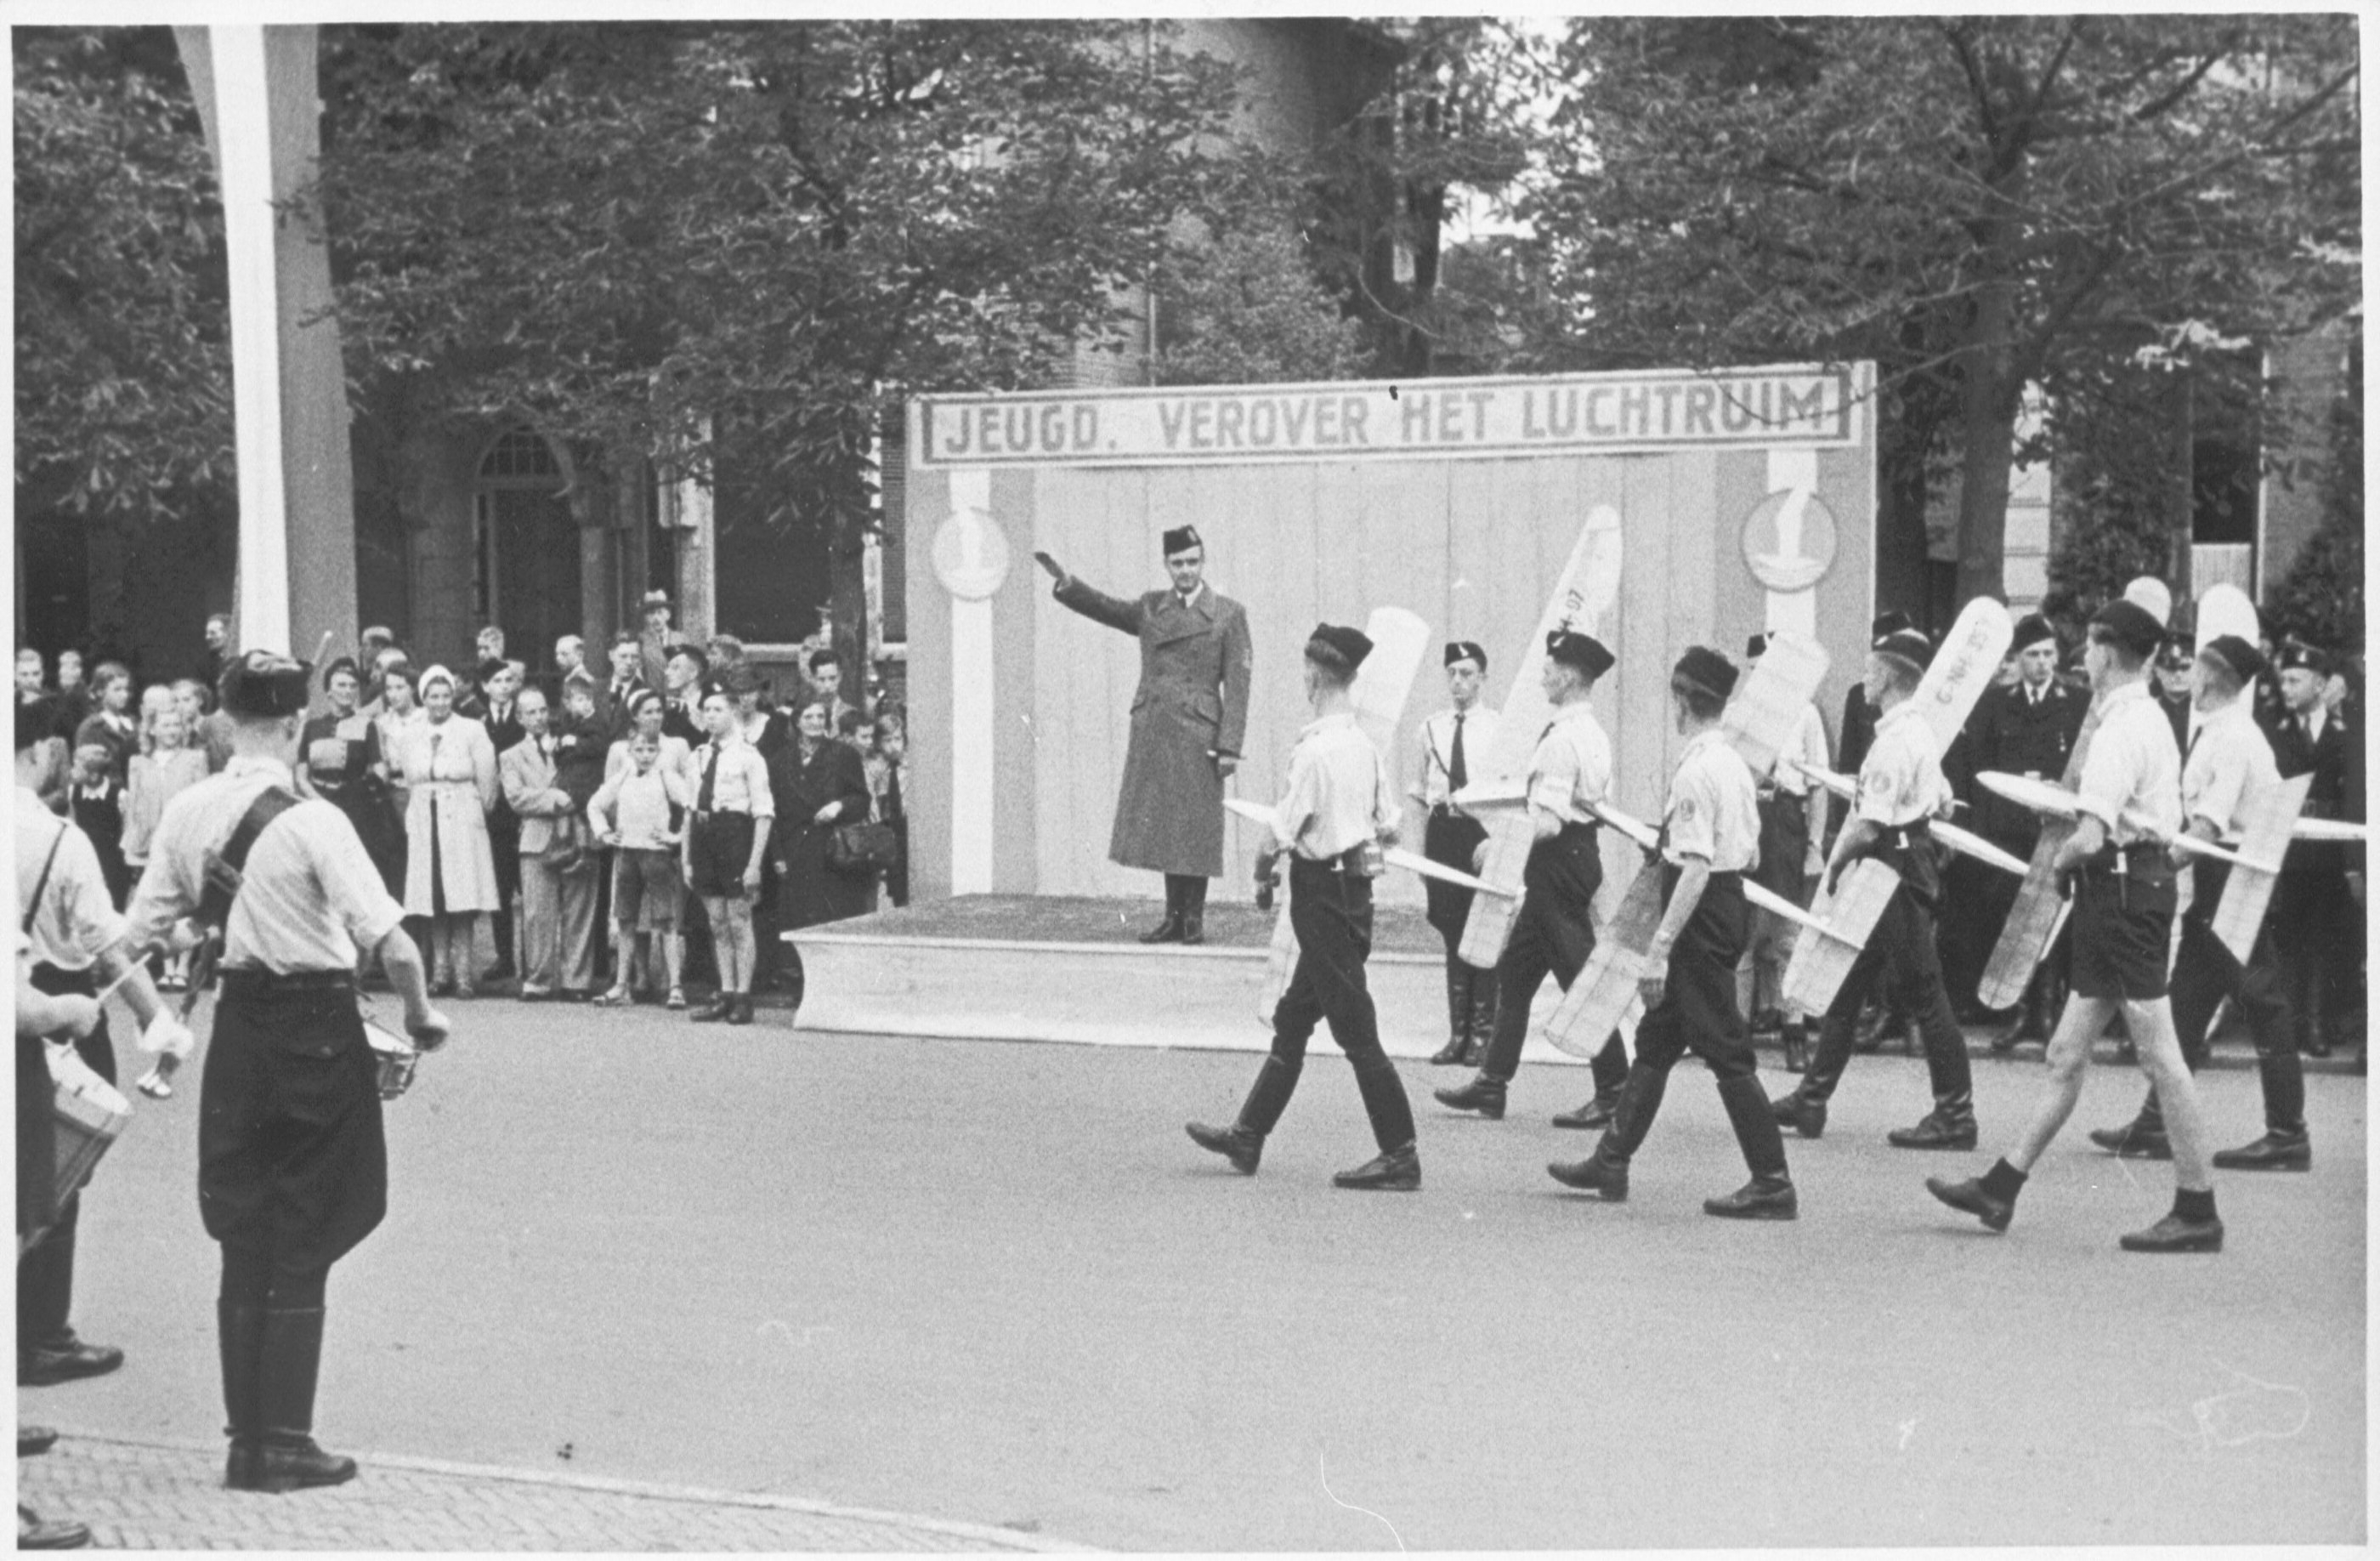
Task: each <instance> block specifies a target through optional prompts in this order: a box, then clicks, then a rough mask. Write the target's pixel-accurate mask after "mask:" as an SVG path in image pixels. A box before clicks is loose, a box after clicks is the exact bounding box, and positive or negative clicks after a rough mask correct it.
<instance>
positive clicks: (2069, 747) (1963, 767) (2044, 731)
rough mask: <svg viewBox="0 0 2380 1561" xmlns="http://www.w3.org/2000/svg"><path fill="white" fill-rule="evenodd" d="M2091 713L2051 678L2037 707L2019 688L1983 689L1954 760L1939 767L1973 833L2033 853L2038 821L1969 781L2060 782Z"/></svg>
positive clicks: (1947, 757) (2077, 696)
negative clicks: (1984, 776)
mask: <svg viewBox="0 0 2380 1561" xmlns="http://www.w3.org/2000/svg"><path fill="white" fill-rule="evenodd" d="M2090 711H2091V701H2090V699H2089V697H2088V696H2086V695H2083V694H2078V693H2076V692H2075V691H2074V690H2073V689H2070V688H2068V687H2067V686H2066V685H2065V684H2063V683H2061V682H2059V681H2058V679H2057V678H2054V677H2053V678H2051V679H2050V680H2049V687H2048V688H2046V689H2043V690H2042V694H2041V699H2040V701H2038V702H2035V701H2032V700H2029V699H2027V698H2026V697H2025V691H2024V686H2023V684H2022V683H2014V684H2011V685H2010V686H2009V687H2007V688H2005V689H1999V688H1994V689H1985V690H1984V697H1983V698H1982V699H1980V700H1978V701H1975V709H1974V713H1973V714H1972V715H1970V716H1968V717H1967V725H1966V727H1965V729H1964V730H1963V731H1961V733H1960V736H1961V737H1962V738H1965V739H1966V740H1965V742H1964V743H1962V744H1961V745H1960V746H1959V751H1958V753H1956V754H1955V755H1945V762H1944V764H1943V769H1944V771H1945V773H1946V774H1948V776H1949V781H1950V785H1951V787H1952V789H1953V791H1954V792H1955V793H1956V794H1957V795H1958V796H1959V797H1960V799H1961V800H1963V801H1965V802H1967V803H1969V804H1970V805H1971V806H1973V809H1974V827H1975V832H1976V833H1977V834H1979V835H1983V836H1984V837H1985V839H1987V840H1991V841H1993V842H1995V843H1996V844H1998V845H2000V846H2004V847H2006V848H2008V849H2010V850H2012V851H2015V852H2016V853H2017V854H2018V855H2020V856H2022V855H2026V854H2028V853H2030V852H2031V851H2032V849H2033V845H2034V841H2035V840H2036V839H2038V838H2039V837H2040V835H2041V820H2040V818H2039V817H2038V816H2037V815H2036V814H2035V813H2034V811H2033V810H2032V809H2030V808H2027V807H2024V806H2022V804H2019V803H2015V802H2011V801H2010V800H2009V799H2007V798H2005V797H2002V796H2001V795H2000V794H1999V793H1998V792H1997V791H1992V790H1988V789H1986V788H1985V787H1982V786H1979V785H1977V784H1975V779H1974V777H1975V776H1976V775H1977V774H1980V773H1981V772H1983V771H1985V770H2001V771H2005V772H2006V773H2008V774H2013V775H2023V774H2036V775H2039V776H2040V777H2041V778H2042V779H2044V780H2048V781H2055V780H2058V779H2059V778H2060V777H2061V776H2063V775H2064V774H2066V765H2067V762H2068V761H2069V760H2070V758H2072V757H2073V753H2074V739H2075V738H2076V737H2077V736H2079V735H2080V734H2081V732H2082V730H2083V717H2084V716H2085V715H2087V714H2089V713H2090Z"/></svg>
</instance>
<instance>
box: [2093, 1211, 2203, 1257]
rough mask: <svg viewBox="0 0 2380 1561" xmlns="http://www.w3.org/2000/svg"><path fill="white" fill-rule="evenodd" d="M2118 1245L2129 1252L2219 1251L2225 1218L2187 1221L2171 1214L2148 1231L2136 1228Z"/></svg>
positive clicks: (2120, 1239)
mask: <svg viewBox="0 0 2380 1561" xmlns="http://www.w3.org/2000/svg"><path fill="white" fill-rule="evenodd" d="M2116 1245H2118V1246H2119V1247H2121V1248H2123V1250H2126V1251H2128V1252H2219V1251H2221V1250H2223V1222H2222V1221H2221V1220H2186V1219H2184V1218H2182V1217H2181V1216H2180V1214H2168V1215H2166V1217H2165V1218H2163V1219H2161V1220H2159V1221H2157V1222H2156V1224H2155V1225H2153V1226H2149V1227H2148V1228H2147V1229H2146V1230H2136V1231H2133V1232H2132V1233H2131V1235H2130V1236H2126V1237H2123V1238H2119V1240H2118V1241H2117V1243H2116Z"/></svg>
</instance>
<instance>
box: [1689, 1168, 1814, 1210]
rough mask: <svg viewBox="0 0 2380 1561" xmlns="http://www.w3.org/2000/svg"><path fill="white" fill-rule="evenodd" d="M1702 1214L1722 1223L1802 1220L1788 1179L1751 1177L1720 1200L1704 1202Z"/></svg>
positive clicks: (1799, 1202) (1798, 1201)
mask: <svg viewBox="0 0 2380 1561" xmlns="http://www.w3.org/2000/svg"><path fill="white" fill-rule="evenodd" d="M1703 1213H1706V1214H1716V1215H1717V1216H1718V1217H1719V1218H1720V1219H1723V1220H1791V1219H1799V1218H1801V1217H1802V1206H1801V1201H1800V1199H1798V1198H1797V1197H1795V1196H1794V1192H1793V1184H1792V1182H1791V1180H1789V1179H1788V1178H1786V1177H1753V1178H1752V1179H1751V1180H1750V1181H1748V1182H1745V1183H1744V1184H1743V1186H1742V1187H1739V1188H1737V1189H1735V1190H1734V1191H1733V1192H1730V1193H1729V1194H1728V1195H1727V1196H1726V1197H1724V1198H1706V1199H1704V1200H1703Z"/></svg>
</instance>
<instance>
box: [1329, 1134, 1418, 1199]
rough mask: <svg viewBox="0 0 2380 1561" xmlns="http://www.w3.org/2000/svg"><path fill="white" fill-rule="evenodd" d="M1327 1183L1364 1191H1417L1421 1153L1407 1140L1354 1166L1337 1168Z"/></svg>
mask: <svg viewBox="0 0 2380 1561" xmlns="http://www.w3.org/2000/svg"><path fill="white" fill-rule="evenodd" d="M1330 1185H1331V1186H1333V1187H1345V1188H1353V1189H1356V1190H1358V1191H1365V1192H1418V1191H1420V1190H1421V1154H1420V1152H1418V1151H1417V1150H1415V1147H1414V1146H1413V1145H1412V1144H1410V1143H1406V1144H1400V1145H1398V1146H1397V1147H1396V1148H1394V1149H1389V1150H1383V1151H1381V1152H1379V1153H1378V1154H1376V1155H1374V1156H1373V1157H1372V1158H1371V1159H1369V1160H1366V1161H1365V1162H1364V1163H1363V1164H1362V1165H1358V1166H1356V1167H1355V1168H1354V1170H1352V1171H1341V1172H1339V1173H1338V1174H1337V1175H1335V1176H1333V1177H1331V1178H1330Z"/></svg>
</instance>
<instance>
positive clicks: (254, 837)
mask: <svg viewBox="0 0 2380 1561" xmlns="http://www.w3.org/2000/svg"><path fill="white" fill-rule="evenodd" d="M310 676H311V673H310V669H309V668H308V667H307V666H306V665H304V664H302V663H299V662H295V661H292V660H290V659H289V658H288V657H286V656H282V655H275V654H273V653H271V652H263V651H250V652H248V653H247V654H245V655H244V656H242V657H240V658H239V659H238V660H237V661H235V662H233V663H231V664H230V665H227V666H226V667H225V669H224V673H223V682H222V694H223V708H224V710H225V713H227V714H228V716H229V718H230V721H231V739H232V749H233V757H232V759H231V762H229V763H228V764H227V765H226V766H225V769H224V771H223V773H222V774H218V775H215V776H212V777H211V778H210V779H208V780H206V781H203V782H201V783H200V784H199V785H197V786H194V787H190V788H189V789H188V790H187V791H184V792H182V793H181V794H180V795H179V796H177V797H176V798H175V799H173V801H171V802H170V803H168V804H167V805H166V809H165V815H164V818H163V819H162V820H160V821H159V823H158V825H157V836H156V841H155V845H154V848H153V849H152V853H151V855H150V859H149V868H148V871H147V872H146V873H144V874H143V875H142V877H141V880H140V889H139V890H138V891H137V892H136V893H135V895H134V896H133V901H132V907H131V910H130V913H129V919H130V921H131V924H132V931H133V936H134V937H135V939H136V940H138V941H139V942H141V943H146V942H148V941H150V940H152V939H154V938H158V937H160V936H162V935H163V934H164V933H165V932H166V930H167V929H168V928H170V927H173V926H175V925H176V923H178V922H180V921H182V920H183V919H184V918H187V917H191V916H202V917H204V919H205V920H207V921H210V922H214V923H217V924H219V925H220V926H221V928H222V932H223V938H224V943H223V984H222V992H221V995H220V997H219V999H218V1001H217V1004H216V1007H215V1022H214V1035H213V1040H212V1044H211V1045H210V1046H209V1047H208V1052H207V1065H206V1077H205V1079H204V1082H203V1083H202V1084H201V1086H200V1118H199V1212H200V1216H201V1217H202V1218H203V1219H204V1220H205V1222H206V1227H207V1234H208V1235H210V1236H212V1237H213V1238H215V1240H216V1241H217V1242H218V1243H219V1244H220V1245H221V1246H222V1249H223V1283H222V1288H221V1291H220V1293H219V1296H218V1299H217V1300H216V1303H215V1305H216V1312H215V1316H216V1323H217V1326H218V1329H219V1332H220V1335H221V1341H222V1347H223V1383H224V1406H225V1412H226V1415H227V1417H228V1420H229V1422H230V1423H229V1430H230V1434H231V1454H230V1457H229V1459H228V1461H227V1463H226V1465H225V1475H224V1483H225V1484H226V1485H228V1486H230V1487H231V1488H232V1489H234V1490H247V1491H287V1490H291V1489H295V1488H297V1487H299V1486H305V1485H332V1484H337V1483H339V1482H342V1481H345V1480H348V1479H352V1478H353V1477H354V1475H355V1472H356V1464H355V1460H354V1459H353V1458H346V1457H334V1455H332V1454H329V1453H326V1452H324V1451H323V1450H322V1448H321V1447H319V1446H317V1445H315V1443H314V1439H313V1435H312V1432H313V1423H314V1383H315V1378H316V1375H317V1373H318V1372H319V1370H320V1367H321V1361H322V1310H323V1299H324V1295H325V1291H326V1289H327V1281H328V1280H329V1277H330V1271H331V1265H332V1264H333V1263H334V1262H336V1261H337V1260H338V1259H339V1258H341V1257H343V1256H345V1255H346V1253H347V1252H348V1251H349V1250H352V1249H353V1248H354V1247H355V1246H356V1245H357V1243H358V1242H360V1241H361V1240H362V1239H363V1238H365V1237H366V1236H368V1235H370V1233H371V1231H372V1229H373V1227H374V1226H378V1225H379V1224H380V1221H381V1216H382V1215H383V1213H385V1212H386V1209H387V1201H388V1153H387V1146H386V1143H385V1141H384V1140H383V1137H382V1129H381V1100H380V1092H379V1090H378V1087H377V1081H376V1072H377V1069H376V1066H375V1064H374V1063H373V1060H372V1058H371V1055H370V1047H369V1045H368V1043H366V1041H365V1039H364V1027H363V1019H362V1016H361V1015H360V1014H359V1013H358V1010H357V1007H356V992H355V969H356V954H357V949H358V946H361V947H365V948H369V949H371V950H373V951H374V952H375V953H376V954H377V955H378V957H379V959H380V965H381V968H382V970H384V971H385V972H386V973H387V976H388V980H389V984H390V986H391V987H393V988H394V989H395V992H396V994H397V995H398V997H399V998H401V999H402V1000H403V1002H404V1005H405V1025H406V1029H407V1031H410V1032H411V1033H412V1034H413V1035H414V1036H415V1037H416V1038H417V1039H419V1040H420V1041H421V1042H422V1043H424V1044H435V1043H439V1042H441V1041H443V1039H444V1038H445V1032H446V1029H447V1024H446V1019H445V1017H444V1016H443V1015H442V1014H440V1013H439V1012H438V1011H437V1010H436V1009H434V1008H432V1007H431V1006H430V1000H429V992H428V988H427V984H426V982H425V981H424V979H423V973H422V967H421V956H420V953H419V951H418V950H417V949H416V948H415V947H414V945H413V940H412V939H411V938H408V937H407V936H406V934H405V932H404V930H403V929H402V928H401V927H400V926H399V925H398V923H399V921H400V920H401V919H402V917H403V915H404V910H403V908H402V907H400V906H399V905H398V904H397V902H396V900H395V898H394V897H392V896H390V894H389V892H388V889H387V886H386V885H385V884H383V882H382V880H381V876H380V873H379V872H377V871H376V870H375V869H374V868H373V866H372V863H371V859H370V857H369V856H367V855H366V854H365V853H364V848H363V844H362V842H361V841H360V840H358V838H357V836H356V831H355V826H354V825H353V824H351V823H348V822H347V818H346V814H344V813H342V812H340V811H338V810H337V809H336V808H334V807H332V806H331V805H330V804H329V803H327V802H322V801H319V800H304V799H299V798H298V797H297V793H296V791H295V789H294V786H295V781H294V777H293V776H292V774H291V773H290V767H289V765H290V759H291V756H292V751H293V748H294V745H295V743H296V741H297V733H298V729H299V726H300V725H301V723H302V722H303V720H304V718H305V712H306V696H307V685H308V682H309V680H310ZM217 858H220V859H222V860H225V861H230V860H233V859H242V860H239V862H238V865H239V867H240V868H241V872H242V877H241V881H240V883H239V886H238V888H237V891H236V893H234V894H233V895H232V896H230V897H229V902H228V904H227V905H226V904H225V903H223V902H222V898H221V892H220V890H213V891H211V890H210V884H209V876H210V875H209V871H208V870H209V867H210V865H211V861H212V860H213V859H217Z"/></svg>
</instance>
